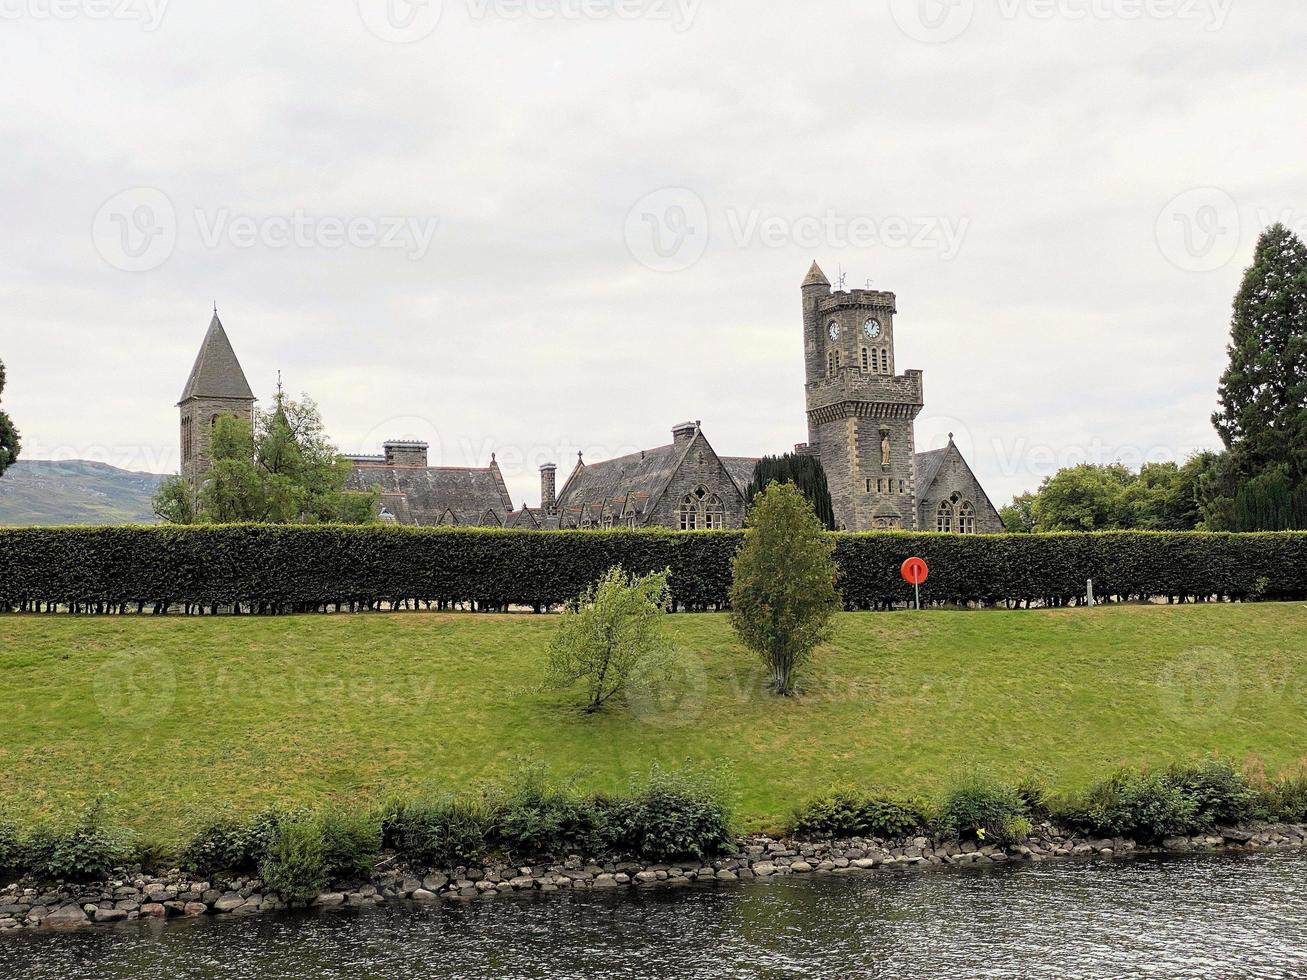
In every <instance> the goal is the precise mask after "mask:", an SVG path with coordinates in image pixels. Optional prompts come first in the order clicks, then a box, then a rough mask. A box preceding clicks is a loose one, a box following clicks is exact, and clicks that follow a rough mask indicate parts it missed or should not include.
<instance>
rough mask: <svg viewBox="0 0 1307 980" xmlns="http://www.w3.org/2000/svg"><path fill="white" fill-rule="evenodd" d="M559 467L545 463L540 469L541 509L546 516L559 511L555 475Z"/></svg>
mask: <svg viewBox="0 0 1307 980" xmlns="http://www.w3.org/2000/svg"><path fill="white" fill-rule="evenodd" d="M557 471H558V467H557V466H555V465H554V464H553V463H545V464H544V465H543V466H541V467H540V509H541V510H542V511H544V512H545V513H546V514H552V513H554V511H555V510H557V509H558V502H557V500H556V499H555V497H554V474H555V473H556V472H557Z"/></svg>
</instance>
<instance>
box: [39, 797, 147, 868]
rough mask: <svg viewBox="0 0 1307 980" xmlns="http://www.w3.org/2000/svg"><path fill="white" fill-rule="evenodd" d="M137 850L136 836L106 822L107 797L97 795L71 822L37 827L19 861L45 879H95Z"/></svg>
mask: <svg viewBox="0 0 1307 980" xmlns="http://www.w3.org/2000/svg"><path fill="white" fill-rule="evenodd" d="M135 854H136V842H135V838H134V837H133V836H132V835H130V834H128V833H127V832H126V831H121V830H114V829H110V828H107V827H106V826H105V801H104V800H103V799H97V800H95V801H94V802H93V803H91V804H90V805H89V806H87V807H86V808H85V809H84V810H83V811H82V812H81V814H79V815H78V817H77V819H76V820H75V821H74V822H73V823H71V824H70V825H67V826H63V827H60V826H57V825H55V826H45V827H38V828H37V829H36V830H35V831H34V832H33V833H32V835H31V836H30V837H29V838H28V839H27V840H26V841H24V842H23V843H22V845H21V848H20V855H19V864H20V865H21V866H22V868H23V869H25V870H26V871H27V872H29V873H30V874H32V875H33V876H35V877H37V878H40V879H43V880H60V879H61V880H65V881H94V880H97V879H101V878H105V877H107V876H108V874H109V872H110V871H112V870H113V869H114V868H115V867H117V866H118V865H121V864H125V863H127V862H129V861H131V860H132V859H133V857H135Z"/></svg>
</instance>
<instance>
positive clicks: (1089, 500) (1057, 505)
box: [1031, 463, 1133, 532]
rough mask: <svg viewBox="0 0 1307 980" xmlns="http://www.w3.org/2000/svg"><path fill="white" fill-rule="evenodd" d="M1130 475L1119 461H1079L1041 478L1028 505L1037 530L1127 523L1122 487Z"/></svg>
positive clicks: (1093, 528)
mask: <svg viewBox="0 0 1307 980" xmlns="http://www.w3.org/2000/svg"><path fill="white" fill-rule="evenodd" d="M1132 478H1133V475H1132V474H1131V472H1130V470H1129V469H1127V468H1126V467H1125V466H1122V465H1121V464H1120V463H1113V464H1111V465H1109V466H1095V465H1094V464H1093V463H1082V464H1081V465H1079V466H1068V467H1066V468H1065V469H1061V470H1058V471H1057V472H1056V473H1054V474H1053V475H1052V476H1050V477H1048V478H1047V479H1045V480H1044V482H1043V485H1042V486H1040V488H1039V493H1038V494H1037V495H1036V497H1035V501H1034V503H1033V504H1032V505H1031V513H1032V514H1033V516H1034V518H1035V527H1036V528H1037V529H1038V530H1040V531H1044V532H1047V531H1106V530H1111V529H1114V528H1122V527H1127V526H1129V505H1128V503H1127V501H1126V487H1127V486H1128V485H1129V484H1130V481H1131V479H1132Z"/></svg>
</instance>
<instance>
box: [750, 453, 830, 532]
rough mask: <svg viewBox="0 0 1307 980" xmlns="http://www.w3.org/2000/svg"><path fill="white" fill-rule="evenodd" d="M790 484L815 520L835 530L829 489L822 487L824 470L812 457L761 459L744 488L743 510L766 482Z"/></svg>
mask: <svg viewBox="0 0 1307 980" xmlns="http://www.w3.org/2000/svg"><path fill="white" fill-rule="evenodd" d="M773 482H775V483H787V482H788V483H793V484H794V485H795V486H796V487H798V488H799V492H800V493H801V494H803V497H804V499H805V500H807V501H808V504H809V506H811V507H812V509H813V511H814V512H816V514H817V519H818V520H820V521H821V522H822V524H824V525H825V526H826V529H827V530H828V531H834V530H835V509H834V506H833V505H832V504H831V499H830V488H829V487H828V486H827V485H826V471H825V470H824V469H822V467H821V461H820V460H818V459H817V458H816V457H815V456H804V455H799V454H795V453H786V454H785V455H783V456H764V457H763V458H762V459H760V460H758V462H757V463H756V464H755V465H754V467H753V477H752V479H750V481H749V485H748V486H747V487H745V488H744V503H745V506H746V507H749V506H752V505H753V498H754V497H756V496H757V495H758V494H759V493H760V492H761V491H762V490H763V489H764V488H765V487H766V486H767V485H768V484H770V483H773Z"/></svg>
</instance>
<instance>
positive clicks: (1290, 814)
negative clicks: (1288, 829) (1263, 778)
mask: <svg viewBox="0 0 1307 980" xmlns="http://www.w3.org/2000/svg"><path fill="white" fill-rule="evenodd" d="M1257 816H1259V817H1260V818H1262V819H1263V820H1271V821H1275V822H1281V821H1283V822H1285V823H1303V822H1307V770H1299V771H1298V772H1294V773H1286V774H1285V775H1283V776H1280V777H1279V778H1278V779H1276V780H1274V781H1273V782H1269V783H1267V784H1265V785H1263V786H1262V787H1261V790H1260V792H1259V793H1258V801H1257Z"/></svg>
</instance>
